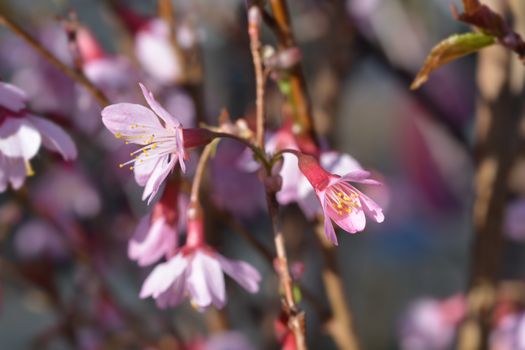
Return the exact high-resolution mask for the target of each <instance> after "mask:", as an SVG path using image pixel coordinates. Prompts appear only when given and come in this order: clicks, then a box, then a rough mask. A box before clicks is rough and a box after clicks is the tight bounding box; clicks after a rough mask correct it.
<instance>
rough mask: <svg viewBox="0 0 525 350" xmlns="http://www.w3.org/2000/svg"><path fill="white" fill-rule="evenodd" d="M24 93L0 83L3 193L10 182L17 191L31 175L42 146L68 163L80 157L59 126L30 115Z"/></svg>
mask: <svg viewBox="0 0 525 350" xmlns="http://www.w3.org/2000/svg"><path fill="white" fill-rule="evenodd" d="M26 103H27V98H26V95H25V93H24V92H23V91H22V90H20V89H18V88H17V87H16V86H14V85H11V84H7V83H3V82H0V191H4V190H5V189H6V188H7V184H8V182H10V183H11V185H12V186H13V188H15V189H18V188H20V186H22V184H23V183H24V180H25V177H26V175H30V174H32V170H31V167H30V164H29V160H31V158H33V157H34V156H35V155H36V153H37V152H38V150H39V148H40V145H42V144H43V145H44V147H46V148H47V149H49V150H52V151H56V152H59V153H60V154H61V155H62V157H63V158H64V159H65V160H72V159H74V158H76V156H77V149H76V147H75V144H74V143H73V140H72V139H71V138H70V137H69V135H68V134H66V133H65V132H64V130H62V129H61V128H60V127H59V126H57V125H56V124H54V123H52V122H50V121H48V120H46V119H44V118H41V117H37V116H35V115H33V114H31V113H30V112H29V111H28V110H27V107H26Z"/></svg>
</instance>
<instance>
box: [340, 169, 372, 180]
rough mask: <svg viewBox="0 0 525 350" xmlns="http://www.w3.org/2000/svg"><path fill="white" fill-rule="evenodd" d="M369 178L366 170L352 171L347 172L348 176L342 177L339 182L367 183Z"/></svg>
mask: <svg viewBox="0 0 525 350" xmlns="http://www.w3.org/2000/svg"><path fill="white" fill-rule="evenodd" d="M369 177H370V172H369V171H366V170H354V171H351V172H349V173H348V174H346V175H344V176H342V177H341V178H340V179H338V180H337V182H339V181H351V182H364V181H367V180H368V178H369Z"/></svg>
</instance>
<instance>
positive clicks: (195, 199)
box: [190, 143, 214, 206]
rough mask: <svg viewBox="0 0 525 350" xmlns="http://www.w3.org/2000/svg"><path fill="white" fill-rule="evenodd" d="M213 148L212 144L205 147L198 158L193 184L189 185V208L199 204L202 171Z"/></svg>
mask: <svg viewBox="0 0 525 350" xmlns="http://www.w3.org/2000/svg"><path fill="white" fill-rule="evenodd" d="M213 147H214V144H213V143H210V144H208V145H206V147H204V150H203V151H202V154H201V156H200V158H199V163H198V164H197V170H195V176H194V177H193V183H192V184H191V194H190V206H191V204H198V203H199V190H200V187H201V184H202V178H203V177H204V170H205V169H206V164H207V163H208V160H209V159H210V156H211V153H212V151H213Z"/></svg>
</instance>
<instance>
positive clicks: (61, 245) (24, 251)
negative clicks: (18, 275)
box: [14, 220, 68, 259]
mask: <svg viewBox="0 0 525 350" xmlns="http://www.w3.org/2000/svg"><path fill="white" fill-rule="evenodd" d="M14 244H15V249H16V252H17V253H18V255H19V257H21V258H22V259H35V258H42V257H46V258H52V259H62V258H65V257H66V256H67V255H68V248H67V244H66V242H65V241H64V238H63V237H62V236H61V235H60V233H59V232H58V231H57V229H56V228H54V227H52V226H51V225H50V224H48V223H46V222H44V221H41V220H30V221H28V222H26V223H24V224H23V225H21V226H20V227H19V228H18V229H17V230H16V232H15V241H14Z"/></svg>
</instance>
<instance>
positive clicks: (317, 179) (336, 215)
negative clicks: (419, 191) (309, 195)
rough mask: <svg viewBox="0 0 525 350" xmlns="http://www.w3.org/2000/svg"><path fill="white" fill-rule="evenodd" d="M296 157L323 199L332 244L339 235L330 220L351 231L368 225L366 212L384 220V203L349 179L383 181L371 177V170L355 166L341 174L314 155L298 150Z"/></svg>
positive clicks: (375, 183) (372, 182) (379, 219)
mask: <svg viewBox="0 0 525 350" xmlns="http://www.w3.org/2000/svg"><path fill="white" fill-rule="evenodd" d="M297 158H298V163H299V169H300V170H301V172H302V173H303V175H304V176H306V178H307V179H308V181H309V182H310V184H311V185H312V187H313V188H314V190H315V193H316V195H317V197H318V199H319V201H320V203H321V207H322V208H323V215H324V226H325V234H326V236H327V238H328V239H329V240H330V241H331V242H332V243H333V244H335V245H337V237H336V235H335V230H334V227H333V225H332V221H331V220H333V221H335V223H336V224H337V225H338V226H339V227H341V228H342V229H343V230H345V231H347V232H350V233H356V232H359V231H363V230H364V229H365V225H366V218H365V213H366V215H368V216H370V217H372V218H373V219H374V220H375V221H377V222H383V220H384V218H385V217H384V215H383V210H382V209H381V207H380V206H379V205H377V204H376V203H375V202H374V201H373V200H372V199H370V198H369V197H367V196H366V195H364V194H363V193H362V192H361V191H359V190H358V189H356V188H355V187H353V186H352V185H350V182H357V183H362V184H365V185H380V183H379V182H378V181H375V180H372V179H369V177H370V173H369V172H368V171H364V170H354V171H350V172H349V173H347V174H346V175H344V176H339V175H334V174H331V173H329V172H327V171H326V170H325V169H323V167H322V166H321V165H320V164H319V162H318V161H317V160H316V159H315V158H314V157H312V156H309V155H305V154H301V153H297Z"/></svg>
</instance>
